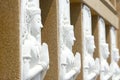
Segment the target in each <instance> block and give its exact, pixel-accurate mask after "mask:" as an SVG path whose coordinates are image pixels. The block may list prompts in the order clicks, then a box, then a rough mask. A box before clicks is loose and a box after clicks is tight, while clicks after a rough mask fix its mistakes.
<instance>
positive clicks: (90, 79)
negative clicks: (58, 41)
mask: <svg viewBox="0 0 120 80" xmlns="http://www.w3.org/2000/svg"><path fill="white" fill-rule="evenodd" d="M88 72H89V68H87V67H85V69H84V74H85V75H86V76H87V77H86V78H87V79H86V80H92V79H93V78H95V77H96V75H97V73H96V72H94V71H93V72H91V73H88Z"/></svg>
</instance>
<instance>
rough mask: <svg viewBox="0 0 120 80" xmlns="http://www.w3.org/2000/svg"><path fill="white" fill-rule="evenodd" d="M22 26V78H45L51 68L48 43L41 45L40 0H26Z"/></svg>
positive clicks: (32, 79) (34, 79)
mask: <svg viewBox="0 0 120 80" xmlns="http://www.w3.org/2000/svg"><path fill="white" fill-rule="evenodd" d="M25 4H26V6H25V8H24V10H23V11H25V12H24V25H25V26H22V62H23V63H22V64H23V71H22V72H23V73H22V74H23V79H22V80H43V79H44V76H45V74H46V72H47V70H48V68H49V51H48V45H47V44H46V43H43V44H42V45H41V28H43V25H42V22H41V10H40V8H39V0H28V1H26V3H25Z"/></svg>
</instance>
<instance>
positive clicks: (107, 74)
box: [101, 69, 112, 80]
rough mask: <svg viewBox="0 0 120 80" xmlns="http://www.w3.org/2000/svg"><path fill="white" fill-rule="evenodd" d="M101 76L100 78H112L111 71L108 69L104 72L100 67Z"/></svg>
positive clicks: (107, 79) (104, 79) (103, 79)
mask: <svg viewBox="0 0 120 80" xmlns="http://www.w3.org/2000/svg"><path fill="white" fill-rule="evenodd" d="M101 78H102V80H109V79H111V78H112V73H111V72H110V71H109V72H108V73H106V72H105V70H104V69H101Z"/></svg>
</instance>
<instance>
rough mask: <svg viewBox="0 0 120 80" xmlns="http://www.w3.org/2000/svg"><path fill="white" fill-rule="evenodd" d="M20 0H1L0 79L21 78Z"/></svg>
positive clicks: (13, 79)
mask: <svg viewBox="0 0 120 80" xmlns="http://www.w3.org/2000/svg"><path fill="white" fill-rule="evenodd" d="M18 1H19V0H0V80H19V79H20V71H19V70H20V69H19V66H20V64H19V63H20V60H19V7H18V6H19V2H18Z"/></svg>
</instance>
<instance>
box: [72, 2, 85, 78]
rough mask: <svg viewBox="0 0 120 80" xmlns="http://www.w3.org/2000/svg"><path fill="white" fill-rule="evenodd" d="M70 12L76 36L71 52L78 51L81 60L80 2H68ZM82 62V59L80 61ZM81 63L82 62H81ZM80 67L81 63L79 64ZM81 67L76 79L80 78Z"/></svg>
mask: <svg viewBox="0 0 120 80" xmlns="http://www.w3.org/2000/svg"><path fill="white" fill-rule="evenodd" d="M70 14H71V24H72V25H74V35H75V38H76V41H75V44H74V46H73V53H76V52H79V53H80V54H81V60H82V38H81V37H82V29H81V22H82V21H81V4H80V3H71V4H70ZM81 62H82V61H81ZM82 64H83V63H82ZM81 67H82V65H81ZM82 70H83V69H82V68H81V70H80V74H79V76H78V77H77V79H76V80H82V79H83V78H82V75H83V73H82Z"/></svg>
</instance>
